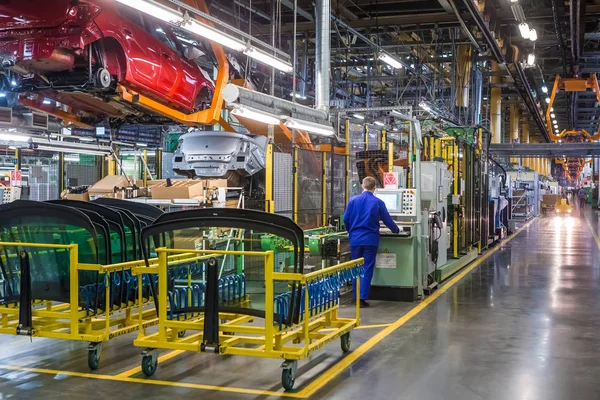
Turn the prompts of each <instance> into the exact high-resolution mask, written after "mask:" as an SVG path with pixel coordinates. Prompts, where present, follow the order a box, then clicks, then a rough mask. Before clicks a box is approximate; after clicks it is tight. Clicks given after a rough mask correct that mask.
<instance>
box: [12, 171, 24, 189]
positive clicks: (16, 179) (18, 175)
mask: <svg viewBox="0 0 600 400" xmlns="http://www.w3.org/2000/svg"><path fill="white" fill-rule="evenodd" d="M22 181H23V171H21V170H20V169H13V170H12V171H10V186H21V185H22Z"/></svg>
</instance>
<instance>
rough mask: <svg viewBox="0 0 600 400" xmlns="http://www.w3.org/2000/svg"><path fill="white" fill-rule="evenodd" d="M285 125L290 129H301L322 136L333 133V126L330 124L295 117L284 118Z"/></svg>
mask: <svg viewBox="0 0 600 400" xmlns="http://www.w3.org/2000/svg"><path fill="white" fill-rule="evenodd" d="M285 126H287V127H288V128H291V129H301V130H304V131H307V132H310V133H314V134H317V135H322V136H333V135H335V131H334V130H333V127H332V126H331V125H325V124H319V123H315V122H309V121H302V120H298V119H295V118H287V119H286V120H285Z"/></svg>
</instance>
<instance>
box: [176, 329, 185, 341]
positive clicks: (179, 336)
mask: <svg viewBox="0 0 600 400" xmlns="http://www.w3.org/2000/svg"><path fill="white" fill-rule="evenodd" d="M177 337H178V338H179V339H181V338H184V337H185V331H179V332H177Z"/></svg>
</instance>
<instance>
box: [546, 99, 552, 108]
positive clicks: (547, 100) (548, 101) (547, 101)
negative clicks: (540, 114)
mask: <svg viewBox="0 0 600 400" xmlns="http://www.w3.org/2000/svg"><path fill="white" fill-rule="evenodd" d="M546 103H548V104H550V97H546ZM550 111H552V110H550Z"/></svg>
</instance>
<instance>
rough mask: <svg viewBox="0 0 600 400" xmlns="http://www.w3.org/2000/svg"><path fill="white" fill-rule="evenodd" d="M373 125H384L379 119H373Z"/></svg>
mask: <svg viewBox="0 0 600 400" xmlns="http://www.w3.org/2000/svg"><path fill="white" fill-rule="evenodd" d="M373 123H374V124H375V125H379V126H385V124H384V123H383V122H381V121H375V122H373Z"/></svg>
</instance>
